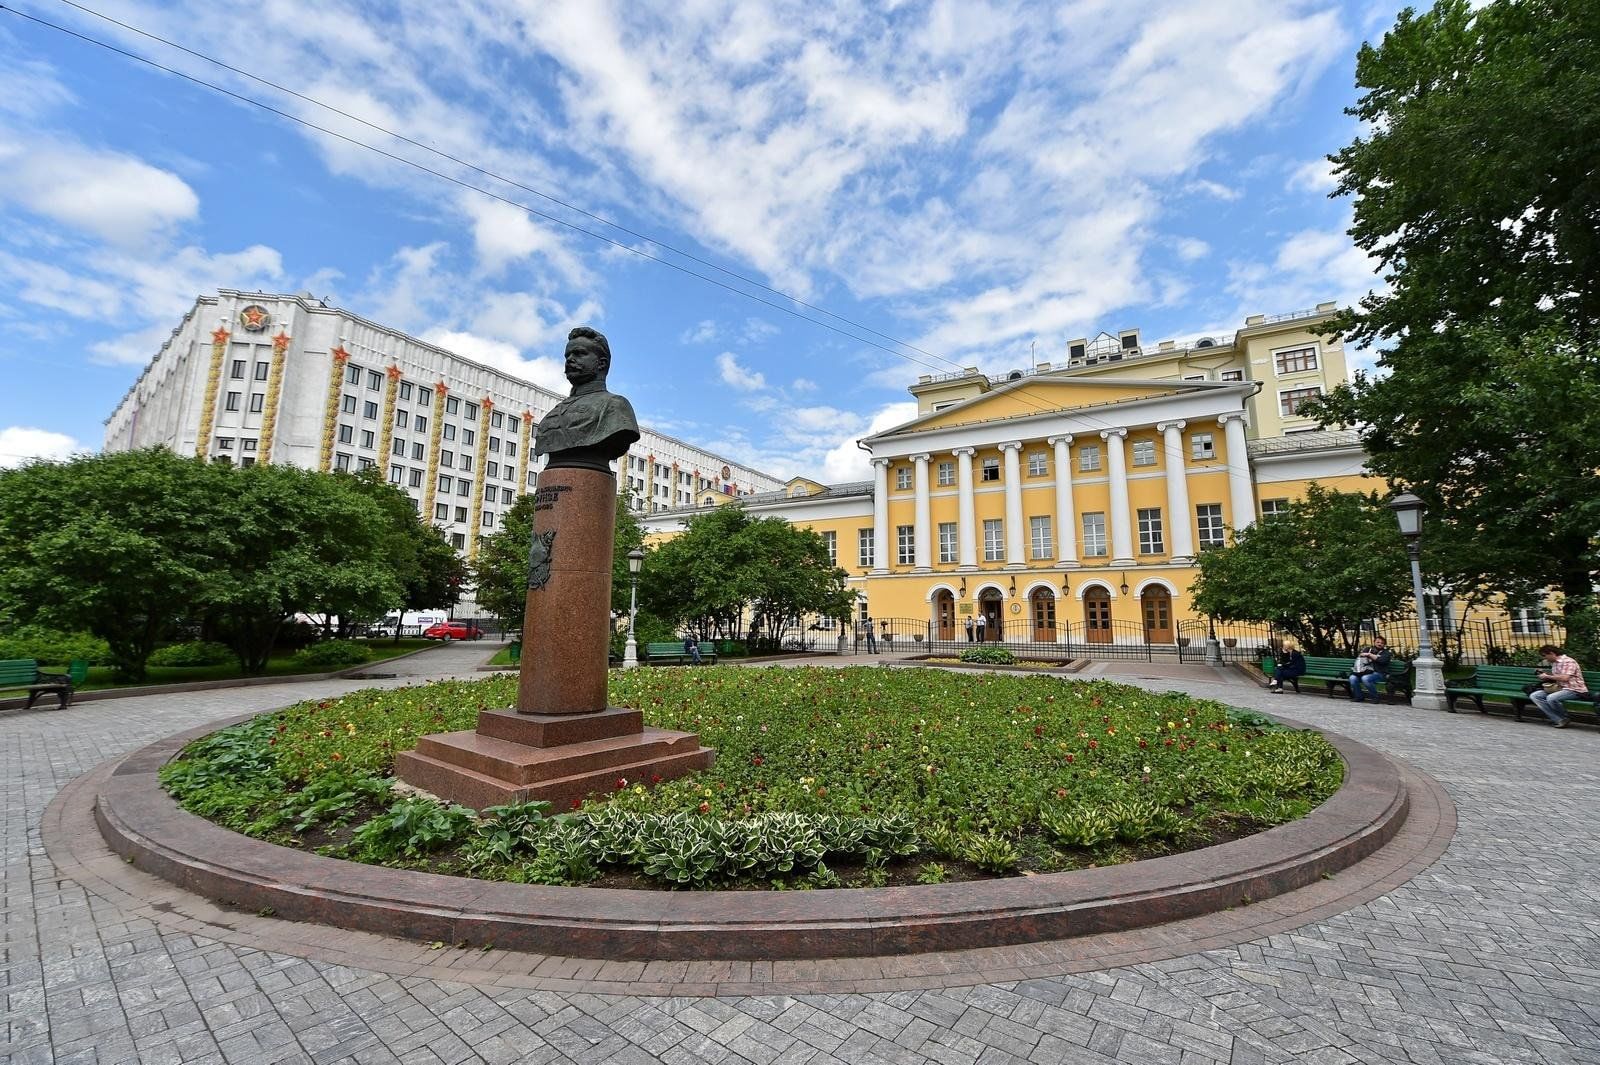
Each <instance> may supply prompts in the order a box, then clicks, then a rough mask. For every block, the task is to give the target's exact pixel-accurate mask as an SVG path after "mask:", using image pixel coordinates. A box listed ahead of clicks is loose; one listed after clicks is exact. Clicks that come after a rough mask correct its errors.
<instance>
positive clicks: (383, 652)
mask: <svg viewBox="0 0 1600 1065" xmlns="http://www.w3.org/2000/svg"><path fill="white" fill-rule="evenodd" d="M357 642H359V643H364V644H366V645H367V646H368V647H369V648H370V649H371V651H372V658H371V659H369V660H368V662H367V664H368V665H371V664H373V663H376V662H382V661H385V660H386V659H390V658H396V657H398V656H400V655H403V654H409V653H410V652H412V651H415V650H417V649H418V648H422V647H428V646H431V645H432V644H433V642H434V641H432V640H420V639H419V640H406V639H402V640H400V641H399V642H398V643H396V642H395V641H394V640H392V639H380V640H360V641H357ZM40 668H41V669H43V670H44V671H45V672H55V673H65V672H66V671H67V667H66V666H65V665H41V666H40ZM341 668H345V667H341ZM327 672H329V669H328V667H326V666H315V667H307V666H305V665H302V664H301V663H299V662H296V661H295V659H294V656H293V655H292V654H281V655H273V656H272V658H271V659H270V660H268V662H267V669H266V672H264V673H260V674H256V676H264V677H292V676H295V675H296V674H300V673H327ZM244 675H245V674H244V673H243V672H241V671H240V669H239V664H238V663H237V662H229V663H225V664H223V665H219V666H151V667H149V668H148V669H147V670H146V671H145V679H144V680H142V681H138V682H127V681H118V680H115V679H113V678H112V675H111V667H110V666H91V667H89V679H88V680H87V681H85V682H84V683H83V684H81V685H79V686H78V688H77V690H78V691H80V692H87V691H101V690H104V689H107V688H136V687H143V686H145V685H151V684H184V683H188V682H192V681H198V680H233V679H235V678H237V677H242V676H244ZM25 694H27V693H26V691H25V690H24V689H21V688H17V689H14V690H12V691H0V696H11V695H25Z"/></svg>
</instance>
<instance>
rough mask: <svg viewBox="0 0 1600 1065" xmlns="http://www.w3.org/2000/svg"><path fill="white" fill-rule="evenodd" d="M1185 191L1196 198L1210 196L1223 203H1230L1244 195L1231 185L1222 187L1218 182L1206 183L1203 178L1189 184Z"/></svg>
mask: <svg viewBox="0 0 1600 1065" xmlns="http://www.w3.org/2000/svg"><path fill="white" fill-rule="evenodd" d="M1187 191H1188V192H1192V193H1194V194H1195V195H1197V196H1210V197H1212V198H1213V199H1218V200H1222V201H1223V202H1225V203H1232V202H1233V201H1234V200H1237V199H1239V198H1240V197H1241V196H1243V195H1244V193H1242V192H1240V191H1239V190H1238V189H1236V188H1234V187H1232V186H1231V185H1224V184H1222V183H1221V182H1220V181H1208V180H1205V179H1203V178H1202V179H1200V180H1196V181H1191V182H1189V184H1188V187H1187Z"/></svg>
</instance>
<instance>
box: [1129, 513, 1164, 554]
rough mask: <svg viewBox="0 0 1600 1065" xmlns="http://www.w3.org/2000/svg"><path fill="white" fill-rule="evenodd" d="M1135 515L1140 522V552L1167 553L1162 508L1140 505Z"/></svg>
mask: <svg viewBox="0 0 1600 1065" xmlns="http://www.w3.org/2000/svg"><path fill="white" fill-rule="evenodd" d="M1134 517H1135V518H1136V519H1137V520H1138V523H1139V554H1141V555H1164V554H1166V553H1167V537H1166V528H1165V525H1164V524H1163V522H1162V520H1161V508H1160V507H1140V508H1139V509H1138V511H1137V512H1136V513H1135V515H1134Z"/></svg>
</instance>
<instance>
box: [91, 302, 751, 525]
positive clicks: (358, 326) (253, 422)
mask: <svg viewBox="0 0 1600 1065" xmlns="http://www.w3.org/2000/svg"><path fill="white" fill-rule="evenodd" d="M561 398H562V397H561V396H560V395H557V394H556V393H553V392H550V391H548V390H546V389H543V388H539V387H538V386H536V385H533V384H531V383H529V382H527V381H523V380H521V379H519V378H516V377H513V376H511V375H509V374H507V373H504V372H503V371H500V370H497V369H494V368H492V367H490V366H486V365H484V364H482V363H479V362H475V361H473V360H472V359H468V358H464V357H462V356H460V355H457V354H455V353H454V352H450V351H446V350H445V349H443V348H440V347H438V346H436V345H433V344H429V343H427V342H425V341H422V340H418V339H417V338H415V337H412V336H407V335H406V334H405V333H401V332H399V331H398V330H395V329H390V328H389V327H387V326H383V325H380V324H378V323H377V322H373V321H369V320H368V319H365V318H362V317H361V316H359V315H356V314H352V313H351V312H349V311H346V310H342V309H340V308H337V307H330V306H328V305H327V304H326V303H324V302H323V301H322V300H319V299H316V298H314V297H312V296H310V295H298V296H292V295H271V294H267V293H260V292H238V291H234V290H231V289H222V290H221V291H219V292H218V293H217V295H215V296H210V295H206V296H201V297H200V298H199V299H197V300H196V301H195V304H194V307H193V308H191V309H190V311H189V312H188V313H187V314H186V315H184V318H183V321H182V322H180V323H179V324H178V326H177V328H175V329H174V330H173V331H172V336H171V337H170V338H169V339H168V340H167V342H166V343H165V344H163V345H162V348H161V350H160V351H159V352H157V353H156V355H155V357H154V358H153V359H151V360H150V364H149V365H148V366H147V367H145V370H144V372H143V373H142V374H140V375H139V379H138V380H137V381H136V382H134V385H133V387H132V388H130V389H129V390H128V393H127V395H126V396H124V397H123V399H122V402H121V403H120V404H119V405H118V406H117V409H116V411H115V412H114V413H113V414H112V415H111V417H110V418H108V419H106V423H105V424H106V436H105V449H106V450H107V451H125V450H131V449H134V448H143V447H154V446H157V445H164V446H166V447H168V448H171V449H172V450H173V451H176V452H178V453H179V454H192V455H199V456H202V457H204V458H207V459H209V460H211V461H224V460H225V461H229V462H236V463H239V464H241V465H252V464H254V463H257V462H278V463H290V464H292V465H295V466H301V467H305V468H308V469H317V470H330V471H331V470H355V469H363V468H366V467H369V466H373V465H381V466H382V467H383V468H384V470H385V472H386V474H387V476H388V478H389V481H390V482H391V483H393V484H394V485H396V486H397V487H399V488H402V489H404V490H405V491H406V493H407V494H409V495H410V496H411V498H412V499H413V500H414V501H415V502H416V504H417V508H418V511H419V512H420V513H422V514H424V515H426V516H429V517H431V519H432V520H433V521H434V523H435V524H437V525H438V526H439V527H441V528H442V529H443V530H444V531H445V534H446V535H447V536H448V537H449V538H450V541H451V543H452V544H454V545H455V547H456V548H458V549H459V550H461V551H463V552H465V553H466V554H467V555H468V556H469V557H470V556H471V555H473V554H474V553H475V552H476V549H477V540H478V537H479V536H480V535H484V534H487V533H489V532H492V531H494V529H495V528H496V522H497V521H498V516H499V515H500V514H503V513H504V512H505V511H506V509H508V508H509V507H510V506H511V504H512V503H513V502H514V501H515V500H516V498H517V495H518V494H519V493H520V492H523V491H526V490H527V489H528V488H529V487H530V486H532V484H533V483H534V480H535V478H536V477H537V474H538V469H539V463H537V462H535V461H533V455H532V451H533V439H532V438H533V431H534V427H535V426H536V425H537V423H538V421H539V419H541V418H542V417H544V415H545V414H546V413H547V412H548V411H549V410H550V408H551V407H553V406H554V405H555V404H556V403H557V402H558V401H559V400H560V399H561ZM640 434H641V435H640V439H639V442H638V443H637V444H635V445H634V447H633V448H632V449H631V450H630V452H629V454H628V455H627V456H625V457H624V459H623V460H622V461H621V462H620V463H619V464H618V465H619V468H618V471H617V484H618V491H619V492H626V493H628V494H629V496H630V498H631V499H632V500H633V506H634V509H635V510H638V511H640V512H643V513H651V512H654V511H658V510H667V509H672V508H676V507H680V506H686V505H689V504H690V503H691V501H696V500H699V501H704V500H705V499H707V498H712V497H714V498H716V499H718V500H720V499H724V498H733V497H738V496H747V495H754V494H756V493H758V492H772V491H777V490H779V489H781V488H782V487H783V482H782V481H780V480H778V479H777V478H774V477H771V476H769V475H767V474H765V473H762V472H761V471H759V470H755V469H752V468H750V467H749V466H744V465H741V464H740V463H738V462H735V461H733V460H732V459H729V458H725V457H723V456H721V455H715V454H712V453H711V452H709V451H706V450H704V449H702V448H697V447H694V446H693V445H691V444H687V443H685V442H684V441H682V440H678V439H675V438H673V437H670V436H666V435H664V434H661V433H657V432H654V431H652V430H650V429H649V428H645V427H641V429H640Z"/></svg>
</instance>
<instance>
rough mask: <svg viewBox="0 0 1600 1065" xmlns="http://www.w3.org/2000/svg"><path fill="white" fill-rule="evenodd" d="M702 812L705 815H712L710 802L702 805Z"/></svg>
mask: <svg viewBox="0 0 1600 1065" xmlns="http://www.w3.org/2000/svg"><path fill="white" fill-rule="evenodd" d="M700 812H701V813H703V814H708V813H710V812H711V804H710V803H708V802H703V803H701V804H700Z"/></svg>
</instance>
